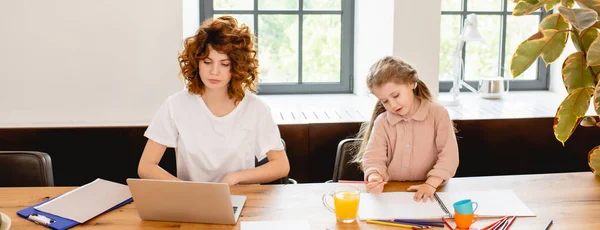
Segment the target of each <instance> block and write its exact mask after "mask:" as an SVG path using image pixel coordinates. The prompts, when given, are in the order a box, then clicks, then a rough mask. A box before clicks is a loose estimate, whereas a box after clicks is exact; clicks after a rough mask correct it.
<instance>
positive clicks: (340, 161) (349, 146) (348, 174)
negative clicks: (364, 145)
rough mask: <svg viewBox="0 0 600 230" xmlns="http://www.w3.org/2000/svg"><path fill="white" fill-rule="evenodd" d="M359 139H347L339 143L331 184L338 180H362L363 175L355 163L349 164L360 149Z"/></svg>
mask: <svg viewBox="0 0 600 230" xmlns="http://www.w3.org/2000/svg"><path fill="white" fill-rule="evenodd" d="M361 142H362V140H361V139H357V138H349V139H344V140H342V141H340V143H339V144H338V148H337V153H336V157H335V166H334V168H333V178H332V181H333V182H337V181H339V180H358V181H362V180H364V173H363V172H362V170H361V169H360V165H359V164H357V163H351V162H352V158H353V157H354V155H356V152H357V151H358V149H359V147H360V143H361Z"/></svg>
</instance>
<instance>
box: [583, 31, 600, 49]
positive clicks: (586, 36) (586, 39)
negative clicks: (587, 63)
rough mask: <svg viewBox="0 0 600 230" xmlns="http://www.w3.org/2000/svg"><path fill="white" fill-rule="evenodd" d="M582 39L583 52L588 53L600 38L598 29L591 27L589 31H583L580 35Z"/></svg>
mask: <svg viewBox="0 0 600 230" xmlns="http://www.w3.org/2000/svg"><path fill="white" fill-rule="evenodd" d="M579 37H580V38H581V45H582V46H583V47H582V49H583V50H582V51H584V52H587V51H588V50H589V49H590V45H591V44H592V42H594V40H596V38H597V37H598V29H596V27H594V26H590V27H588V28H587V29H585V30H583V31H581V34H580V35H579Z"/></svg>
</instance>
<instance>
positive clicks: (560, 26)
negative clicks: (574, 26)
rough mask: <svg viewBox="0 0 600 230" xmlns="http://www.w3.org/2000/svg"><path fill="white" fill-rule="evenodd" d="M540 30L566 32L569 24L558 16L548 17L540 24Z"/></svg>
mask: <svg viewBox="0 0 600 230" xmlns="http://www.w3.org/2000/svg"><path fill="white" fill-rule="evenodd" d="M539 29H540V30H547V29H554V30H568V29H569V22H567V20H566V19H565V18H564V17H563V16H562V15H560V14H551V15H548V16H546V17H545V18H544V20H542V22H540V26H539Z"/></svg>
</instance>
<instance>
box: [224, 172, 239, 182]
mask: <svg viewBox="0 0 600 230" xmlns="http://www.w3.org/2000/svg"><path fill="white" fill-rule="evenodd" d="M221 183H225V184H228V185H237V184H239V183H240V182H239V179H238V178H237V176H236V174H235V172H232V173H229V174H227V175H226V176H225V177H223V179H222V180H221Z"/></svg>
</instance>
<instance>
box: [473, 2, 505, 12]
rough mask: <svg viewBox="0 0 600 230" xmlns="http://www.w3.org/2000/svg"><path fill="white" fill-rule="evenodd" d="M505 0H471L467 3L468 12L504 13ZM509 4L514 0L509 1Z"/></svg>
mask: <svg viewBox="0 0 600 230" xmlns="http://www.w3.org/2000/svg"><path fill="white" fill-rule="evenodd" d="M502 1H504V0H471V1H468V2H467V10H468V11H502ZM508 1H509V2H510V1H512V0H508Z"/></svg>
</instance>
